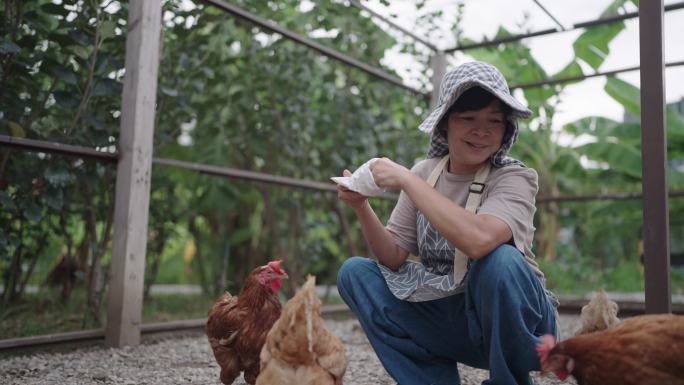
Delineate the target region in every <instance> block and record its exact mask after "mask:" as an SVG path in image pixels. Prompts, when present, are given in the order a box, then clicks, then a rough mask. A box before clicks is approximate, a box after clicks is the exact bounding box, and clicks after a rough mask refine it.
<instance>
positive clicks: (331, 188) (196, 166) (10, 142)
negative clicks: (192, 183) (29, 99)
mask: <svg viewBox="0 0 684 385" xmlns="http://www.w3.org/2000/svg"><path fill="white" fill-rule="evenodd" d="M0 145H4V146H7V147H13V148H20V149H24V150H28V151H39V152H46V153H54V154H60V155H68V156H77V157H83V158H92V159H97V160H101V161H105V162H115V161H116V160H117V158H118V153H109V152H101V151H97V150H93V149H91V148H88V147H82V146H73V145H66V144H61V143H54V142H47V141H43V140H33V139H19V138H14V137H11V136H6V135H0ZM152 163H153V164H155V165H159V166H169V167H176V168H182V169H186V170H192V171H196V172H200V173H203V174H207V175H216V176H222V177H226V178H233V179H241V180H246V181H253V182H261V183H269V184H275V185H281V186H286V187H298V188H303V189H308V190H315V191H322V192H337V187H336V185H335V184H334V183H332V182H327V183H324V182H315V181H311V180H307V179H297V178H291V177H287V176H280V175H273V174H267V173H264V172H256V171H247V170H242V169H237V168H231V167H221V166H212V165H208V164H201V163H193V162H184V161H180V160H175V159H166V158H153V159H152ZM398 197H399V196H398V195H396V194H392V193H385V194H383V195H381V196H379V197H378V198H383V199H394V200H396V199H398Z"/></svg>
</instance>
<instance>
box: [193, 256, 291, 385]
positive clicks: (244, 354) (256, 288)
mask: <svg viewBox="0 0 684 385" xmlns="http://www.w3.org/2000/svg"><path fill="white" fill-rule="evenodd" d="M281 263H282V260H277V261H272V262H269V263H268V264H266V265H264V266H260V267H257V268H256V269H254V271H252V272H251V273H250V275H249V276H248V277H247V280H246V281H245V285H244V286H243V287H242V290H241V291H240V294H239V295H238V296H237V297H233V296H231V295H230V293H226V294H224V295H223V296H222V297H221V298H219V299H218V300H217V301H216V303H214V306H213V307H212V308H211V310H209V315H208V319H207V325H206V328H205V332H206V334H207V338H208V339H209V344H210V345H211V349H212V350H213V351H214V357H215V358H216V361H217V362H218V364H219V366H221V382H223V383H224V384H232V383H233V381H234V380H235V378H236V377H237V376H239V375H240V372H242V371H244V377H245V381H246V382H247V383H248V384H251V385H253V384H254V382H255V381H256V377H257V375H259V353H260V352H261V348H262V346H263V345H264V341H266V333H268V331H269V330H270V329H271V326H273V323H275V322H276V320H277V319H278V317H280V312H281V305H280V300H279V299H278V296H277V295H276V293H277V292H278V290H280V286H281V284H282V282H281V280H282V279H285V278H287V273H286V272H285V270H283V269H281V268H280V265H281Z"/></svg>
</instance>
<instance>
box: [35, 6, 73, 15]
mask: <svg viewBox="0 0 684 385" xmlns="http://www.w3.org/2000/svg"><path fill="white" fill-rule="evenodd" d="M40 9H41V10H42V11H43V12H45V13H49V14H51V15H58V16H67V15H68V14H69V10H68V9H66V8H64V5H59V4H54V3H48V4H44V5H43V6H41V7H40Z"/></svg>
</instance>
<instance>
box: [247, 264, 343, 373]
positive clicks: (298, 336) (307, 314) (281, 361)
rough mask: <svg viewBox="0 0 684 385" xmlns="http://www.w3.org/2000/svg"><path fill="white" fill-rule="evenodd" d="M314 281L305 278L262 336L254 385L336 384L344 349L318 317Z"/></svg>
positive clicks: (317, 301)
mask: <svg viewBox="0 0 684 385" xmlns="http://www.w3.org/2000/svg"><path fill="white" fill-rule="evenodd" d="M315 284H316V279H315V277H313V276H309V277H308V278H307V281H306V283H305V284H304V286H303V287H302V288H301V289H299V291H298V292H297V294H295V296H294V297H292V299H290V300H289V301H288V302H287V304H285V308H284V309H283V313H282V315H281V316H280V318H279V319H278V321H276V323H275V324H274V325H273V328H272V329H271V331H270V332H269V333H268V336H266V344H265V345H264V348H263V350H262V351H261V373H260V374H259V377H258V378H257V382H256V384H257V385H333V384H335V385H340V384H342V377H343V376H344V372H345V371H346V370H347V359H346V357H345V355H344V346H343V345H342V342H341V341H340V339H339V338H337V336H336V335H334V334H333V333H332V332H331V331H330V330H328V329H327V328H326V326H325V324H324V322H323V320H322V319H321V317H320V308H321V301H320V300H319V299H318V297H317V296H316V292H315Z"/></svg>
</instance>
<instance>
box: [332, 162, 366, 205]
mask: <svg viewBox="0 0 684 385" xmlns="http://www.w3.org/2000/svg"><path fill="white" fill-rule="evenodd" d="M351 175H352V173H351V171H349V170H344V171H343V172H342V176H351ZM337 197H338V198H339V199H340V200H341V201H342V202H344V203H346V204H347V205H348V206H349V207H351V208H352V209H353V210H354V211H359V210H361V209H362V208H363V206H364V205H365V204H366V202H368V197H367V196H365V195H362V194H359V193H357V192H356V191H352V190H350V189H348V188H346V187H344V186H342V185H341V184H338V185H337Z"/></svg>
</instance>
